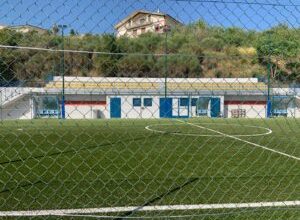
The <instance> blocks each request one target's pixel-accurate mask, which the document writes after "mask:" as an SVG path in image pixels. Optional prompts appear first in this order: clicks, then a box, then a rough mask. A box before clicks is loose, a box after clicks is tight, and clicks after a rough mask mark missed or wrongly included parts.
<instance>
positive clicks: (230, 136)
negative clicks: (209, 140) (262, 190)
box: [177, 119, 300, 161]
mask: <svg viewBox="0 0 300 220" xmlns="http://www.w3.org/2000/svg"><path fill="white" fill-rule="evenodd" d="M177 121H180V122H181V123H186V124H189V125H191V126H194V127H198V128H202V129H206V130H208V131H211V132H214V133H217V134H220V135H223V136H224V137H229V138H232V139H234V140H238V141H241V142H244V143H246V144H250V145H253V146H255V147H259V148H262V149H264V150H268V151H271V152H273V153H277V154H280V155H282V156H286V157H289V158H292V159H294V160H298V161H300V157H296V156H293V155H290V154H286V153H283V152H281V151H278V150H274V149H272V148H268V147H265V146H263V145H260V144H256V143H253V142H250V141H247V140H243V139H241V138H239V137H236V136H233V135H229V134H225V133H223V132H220V131H217V130H214V129H211V128H207V127H203V126H201V125H198V124H193V123H190V122H187V121H182V120H179V119H177Z"/></svg>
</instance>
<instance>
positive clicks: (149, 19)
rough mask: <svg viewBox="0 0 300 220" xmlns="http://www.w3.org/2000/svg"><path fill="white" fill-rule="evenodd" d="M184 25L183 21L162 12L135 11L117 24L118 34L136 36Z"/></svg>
mask: <svg viewBox="0 0 300 220" xmlns="http://www.w3.org/2000/svg"><path fill="white" fill-rule="evenodd" d="M178 25H182V24H181V22H179V21H178V20H176V19H175V18H173V17H172V16H170V15H168V14H164V13H161V12H159V11H158V12H149V11H142V10H141V11H135V12H133V13H132V14H130V15H129V16H128V17H126V18H124V19H123V20H122V21H120V22H119V23H117V24H116V25H115V30H116V36H117V37H121V36H127V37H136V36H139V35H141V34H144V33H146V32H153V33H164V30H165V28H173V27H176V26H178Z"/></svg>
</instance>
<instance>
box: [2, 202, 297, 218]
mask: <svg viewBox="0 0 300 220" xmlns="http://www.w3.org/2000/svg"><path fill="white" fill-rule="evenodd" d="M295 206H300V200H296V201H277V202H253V203H223V204H198V205H155V206H144V207H140V206H123V207H107V208H87V209H84V208H82V209H54V210H32V211H1V212H0V217H4V216H5V217H8V216H49V215H61V216H62V215H68V214H93V213H116V212H130V211H137V212H143V211H176V210H179V211H180V210H182V211H185V210H204V209H241V208H272V207H295Z"/></svg>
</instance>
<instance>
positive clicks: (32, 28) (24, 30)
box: [5, 24, 48, 34]
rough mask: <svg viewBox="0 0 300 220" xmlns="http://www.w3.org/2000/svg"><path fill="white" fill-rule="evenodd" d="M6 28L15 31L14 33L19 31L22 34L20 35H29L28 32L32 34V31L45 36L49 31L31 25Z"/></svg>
mask: <svg viewBox="0 0 300 220" xmlns="http://www.w3.org/2000/svg"><path fill="white" fill-rule="evenodd" d="M5 28H7V29H10V30H14V31H17V32H20V33H28V32H31V31H36V32H38V33H39V34H45V33H47V32H48V30H47V29H44V28H41V27H38V26H34V25H30V24H25V25H15V26H7V27H5Z"/></svg>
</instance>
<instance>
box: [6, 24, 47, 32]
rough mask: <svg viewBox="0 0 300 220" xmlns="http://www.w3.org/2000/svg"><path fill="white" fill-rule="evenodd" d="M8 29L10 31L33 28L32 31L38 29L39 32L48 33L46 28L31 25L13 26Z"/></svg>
mask: <svg viewBox="0 0 300 220" xmlns="http://www.w3.org/2000/svg"><path fill="white" fill-rule="evenodd" d="M7 28H9V29H20V28H31V29H38V30H41V31H47V29H45V28H42V27H39V26H35V25H31V24H20V25H13V26H7Z"/></svg>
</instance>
